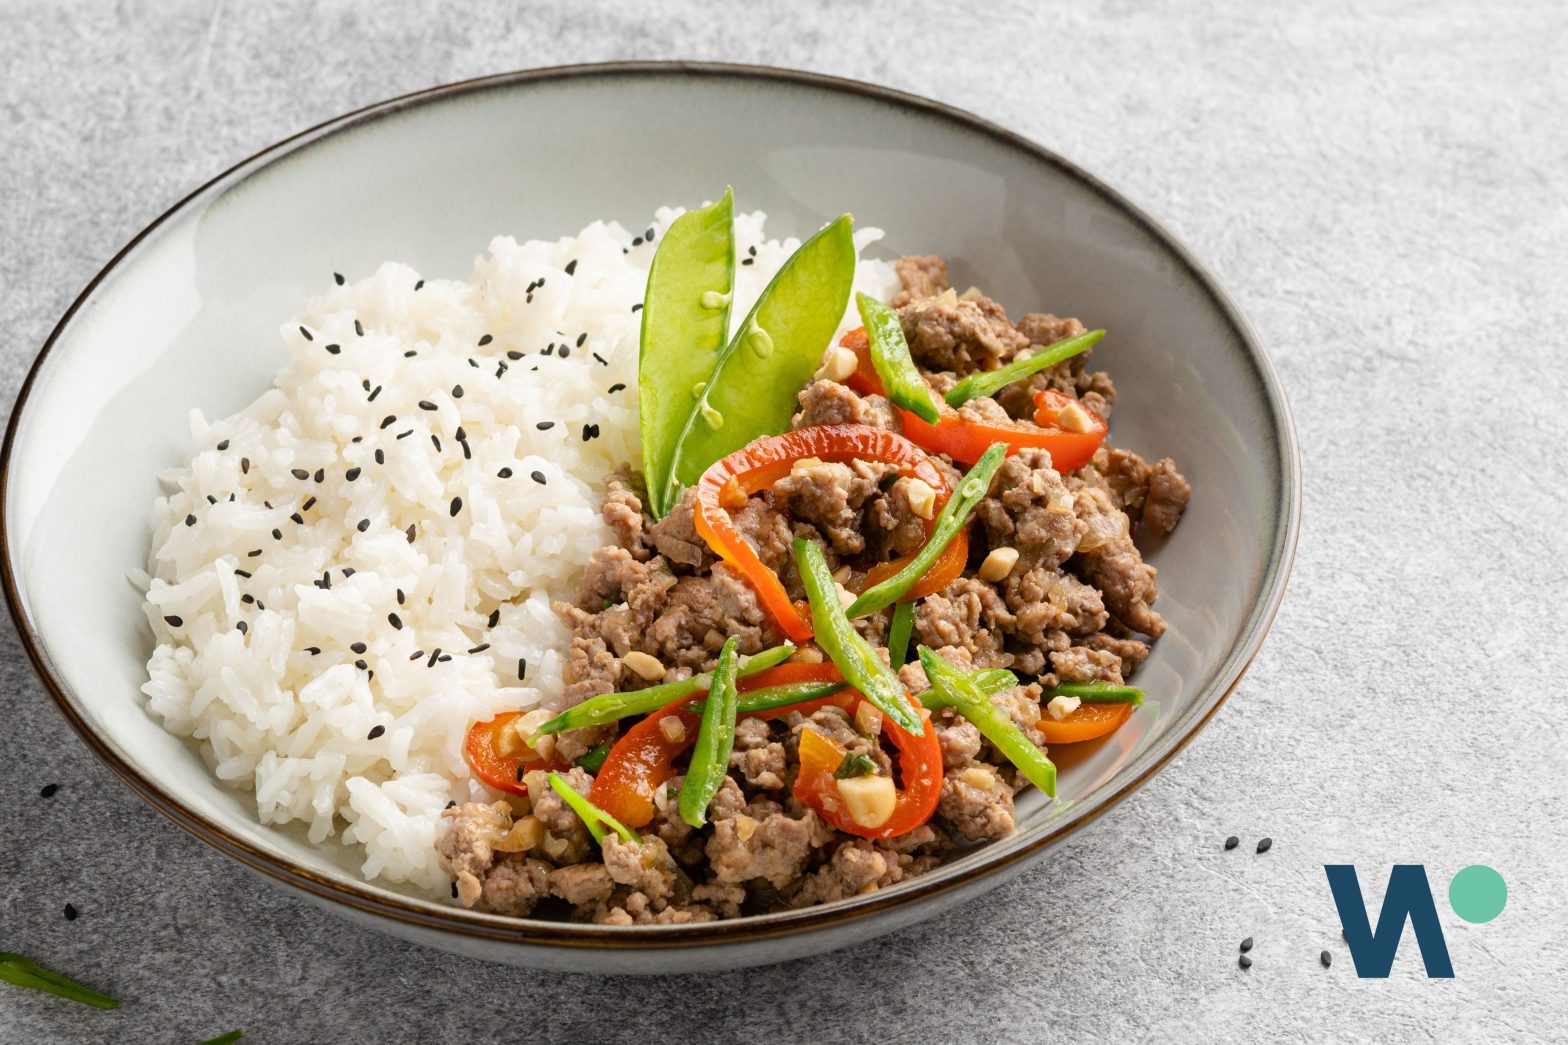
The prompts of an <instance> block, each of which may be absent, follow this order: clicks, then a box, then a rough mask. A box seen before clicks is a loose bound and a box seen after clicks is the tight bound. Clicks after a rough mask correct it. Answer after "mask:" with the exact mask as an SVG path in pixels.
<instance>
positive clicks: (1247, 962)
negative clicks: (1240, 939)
mask: <svg viewBox="0 0 1568 1045" xmlns="http://www.w3.org/2000/svg"><path fill="white" fill-rule="evenodd" d="M1236 964H1237V965H1239V966H1241V967H1242V968H1243V969H1250V968H1252V959H1251V958H1249V957H1247V956H1246V955H1245V954H1243V955H1242V956H1241V957H1240V958H1238V959H1236Z"/></svg>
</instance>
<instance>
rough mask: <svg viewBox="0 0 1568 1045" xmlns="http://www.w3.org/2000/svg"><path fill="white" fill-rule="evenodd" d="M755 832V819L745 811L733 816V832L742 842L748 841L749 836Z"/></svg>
mask: <svg viewBox="0 0 1568 1045" xmlns="http://www.w3.org/2000/svg"><path fill="white" fill-rule="evenodd" d="M756 833H757V821H755V820H753V819H752V818H751V817H749V816H747V815H746V814H745V813H741V814H739V815H737V816H736V817H735V834H736V836H737V837H738V838H739V839H740V840H741V841H742V842H748V841H750V840H751V836H752V835H754V834H756Z"/></svg>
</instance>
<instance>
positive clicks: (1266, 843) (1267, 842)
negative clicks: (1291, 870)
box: [1258, 838, 1274, 853]
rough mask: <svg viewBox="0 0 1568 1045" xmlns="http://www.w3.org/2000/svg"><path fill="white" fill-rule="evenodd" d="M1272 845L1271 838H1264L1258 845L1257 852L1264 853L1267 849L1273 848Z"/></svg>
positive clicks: (1272, 840)
mask: <svg viewBox="0 0 1568 1045" xmlns="http://www.w3.org/2000/svg"><path fill="white" fill-rule="evenodd" d="M1273 845H1274V839H1272V838H1265V839H1263V840H1262V841H1260V842H1259V843H1258V852H1260V853H1266V852H1268V851H1269V849H1271V848H1272V847H1273Z"/></svg>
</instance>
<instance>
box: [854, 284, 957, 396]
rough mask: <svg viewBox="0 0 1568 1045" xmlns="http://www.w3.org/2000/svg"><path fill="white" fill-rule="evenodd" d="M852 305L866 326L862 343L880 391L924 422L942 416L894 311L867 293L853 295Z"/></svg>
mask: <svg viewBox="0 0 1568 1045" xmlns="http://www.w3.org/2000/svg"><path fill="white" fill-rule="evenodd" d="M855 305H856V307H857V308H859V310H860V320H861V322H862V323H864V324H865V325H866V342H867V343H868V344H869V345H870V347H871V365H872V366H874V367H875V368H876V371H877V377H879V378H881V379H882V390H883V391H884V392H886V393H887V397H888V398H889V399H890V400H892V401H893V403H894V405H896V406H901V407H903V408H904V409H905V410H908V411H909V412H910V413H912V414H914V415H915V416H916V417H919V418H920V419H921V420H922V421H925V422H926V423H927V424H933V425H934V424H936V423H937V422H938V421H939V420H941V418H942V411H941V408H940V407H938V406H937V403H936V398H935V397H934V396H933V395H932V394H931V386H930V385H927V384H926V380H925V378H923V377H921V376H920V370H919V369H918V368H917V367H916V366H915V361H914V359H913V358H912V357H911V356H910V354H909V342H907V341H905V340H904V326H903V324H902V323H900V322H899V320H898V313H897V312H895V311H893V310H892V309H891V308H889V307H888V306H887V305H884V304H883V303H882V302H880V301H878V300H877V299H876V298H874V297H872V296H871V295H869V294H856V295H855Z"/></svg>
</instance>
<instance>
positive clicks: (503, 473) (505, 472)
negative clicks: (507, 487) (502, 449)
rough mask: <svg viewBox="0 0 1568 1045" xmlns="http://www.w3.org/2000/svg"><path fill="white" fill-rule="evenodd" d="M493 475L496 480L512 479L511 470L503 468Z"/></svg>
mask: <svg viewBox="0 0 1568 1045" xmlns="http://www.w3.org/2000/svg"><path fill="white" fill-rule="evenodd" d="M495 474H496V478H498V479H510V478H511V477H512V470H511V469H510V468H503V469H501V470H500V471H499V472H497V473H495Z"/></svg>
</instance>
